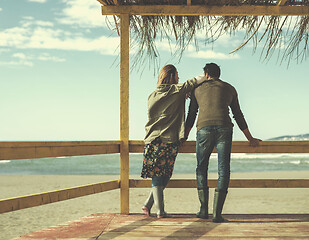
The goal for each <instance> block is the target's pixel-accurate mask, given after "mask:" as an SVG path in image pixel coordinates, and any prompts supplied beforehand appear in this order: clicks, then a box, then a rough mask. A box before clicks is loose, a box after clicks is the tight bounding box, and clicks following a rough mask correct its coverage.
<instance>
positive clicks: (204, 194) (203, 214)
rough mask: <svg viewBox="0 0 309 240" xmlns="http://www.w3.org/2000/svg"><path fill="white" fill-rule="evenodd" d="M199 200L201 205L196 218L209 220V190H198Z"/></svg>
mask: <svg viewBox="0 0 309 240" xmlns="http://www.w3.org/2000/svg"><path fill="white" fill-rule="evenodd" d="M197 193H198V198H199V200H200V203H201V207H200V211H199V212H198V213H197V214H196V217H198V218H202V219H208V198H209V188H208V187H207V188H204V189H198V190H197Z"/></svg>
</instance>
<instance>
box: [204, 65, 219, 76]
mask: <svg viewBox="0 0 309 240" xmlns="http://www.w3.org/2000/svg"><path fill="white" fill-rule="evenodd" d="M203 69H204V73H205V74H206V73H208V74H209V76H211V77H214V78H219V77H220V75H221V70H220V67H219V66H218V65H217V64H215V63H207V64H206V65H205V67H204V68H203Z"/></svg>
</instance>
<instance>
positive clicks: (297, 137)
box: [268, 133, 309, 141]
mask: <svg viewBox="0 0 309 240" xmlns="http://www.w3.org/2000/svg"><path fill="white" fill-rule="evenodd" d="M268 141H309V133H307V134H300V135H286V136H280V137H275V138H270V139H268Z"/></svg>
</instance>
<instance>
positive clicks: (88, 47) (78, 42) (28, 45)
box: [0, 18, 119, 55]
mask: <svg viewBox="0 0 309 240" xmlns="http://www.w3.org/2000/svg"><path fill="white" fill-rule="evenodd" d="M52 26H53V24H52V23H50V22H44V21H35V20H33V19H31V18H27V19H24V20H23V22H22V26H21V27H13V28H8V29H5V30H3V31H1V32H0V47H10V48H17V49H57V50H74V51H94V52H99V53H100V54H102V55H118V52H115V49H117V47H118V46H119V38H118V37H106V36H99V37H96V38H93V37H92V38H88V37H85V36H83V35H82V33H80V32H77V33H75V32H68V31H64V30H62V29H55V28H54V27H52Z"/></svg>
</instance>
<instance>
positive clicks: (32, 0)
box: [28, 0, 47, 3]
mask: <svg viewBox="0 0 309 240" xmlns="http://www.w3.org/2000/svg"><path fill="white" fill-rule="evenodd" d="M28 2H36V3H46V2H47V0H28Z"/></svg>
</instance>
